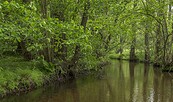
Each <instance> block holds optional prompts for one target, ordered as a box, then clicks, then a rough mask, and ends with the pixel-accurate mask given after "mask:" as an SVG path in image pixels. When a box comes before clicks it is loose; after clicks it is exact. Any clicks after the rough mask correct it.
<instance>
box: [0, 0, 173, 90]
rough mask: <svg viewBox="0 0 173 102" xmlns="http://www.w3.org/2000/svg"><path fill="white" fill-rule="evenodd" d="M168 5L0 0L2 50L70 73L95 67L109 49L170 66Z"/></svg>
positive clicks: (146, 0) (160, 1)
mask: <svg viewBox="0 0 173 102" xmlns="http://www.w3.org/2000/svg"><path fill="white" fill-rule="evenodd" d="M172 5H173V2H172V1H171V0H1V1H0V56H1V57H2V58H3V57H5V56H6V55H9V53H12V54H15V55H21V56H23V57H24V58H25V60H29V61H30V60H32V61H34V62H37V63H39V64H40V65H42V66H40V68H38V69H39V70H40V71H41V72H50V73H54V72H57V73H58V74H59V75H60V76H61V74H64V75H65V76H71V77H75V73H76V72H79V71H81V70H98V69H99V68H100V67H102V66H103V65H104V64H105V62H106V61H107V58H108V56H110V55H111V56H110V57H116V58H117V57H118V58H119V59H129V60H131V61H138V60H140V61H144V62H147V63H148V62H153V63H154V65H157V66H162V67H163V68H165V67H167V66H172V64H173V50H172V45H173V21H172V12H173V6H172ZM98 66H99V67H98ZM1 69H3V70H4V69H5V68H1ZM0 71H1V72H2V70H0ZM6 84H7V83H6ZM0 85H1V84H0ZM1 87H2V86H1Z"/></svg>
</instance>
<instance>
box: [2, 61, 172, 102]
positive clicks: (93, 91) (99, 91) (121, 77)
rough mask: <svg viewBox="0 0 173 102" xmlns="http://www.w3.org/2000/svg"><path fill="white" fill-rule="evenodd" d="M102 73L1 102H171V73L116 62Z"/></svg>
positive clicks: (146, 66) (136, 64) (140, 64)
mask: <svg viewBox="0 0 173 102" xmlns="http://www.w3.org/2000/svg"><path fill="white" fill-rule="evenodd" d="M103 73H104V75H103V76H102V78H96V77H93V76H88V77H85V78H79V79H76V80H74V81H72V82H68V83H65V84H62V85H52V86H50V87H47V88H40V89H37V90H35V91H32V92H29V93H27V94H23V95H20V96H11V97H6V98H4V99H3V100H0V102H173V74H171V73H162V72H161V71H160V70H158V69H155V68H153V67H152V66H150V65H145V64H142V63H129V62H127V61H116V60H115V61H113V62H112V64H111V65H110V66H109V67H107V68H106V70H105V71H104V72H103Z"/></svg>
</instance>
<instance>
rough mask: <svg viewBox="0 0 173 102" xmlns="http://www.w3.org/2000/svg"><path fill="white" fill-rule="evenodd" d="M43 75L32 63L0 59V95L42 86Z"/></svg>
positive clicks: (11, 58) (44, 76) (16, 58)
mask: <svg viewBox="0 0 173 102" xmlns="http://www.w3.org/2000/svg"><path fill="white" fill-rule="evenodd" d="M49 74H50V73H47V74H45V73H44V72H42V71H41V70H39V66H38V65H37V64H36V63H35V62H34V61H26V60H24V59H23V58H22V57H19V56H18V57H13V56H6V57H4V58H1V59H0V95H1V96H6V95H7V94H12V93H20V92H24V91H27V90H32V89H33V88H34V87H39V86H41V85H43V83H44V79H46V77H48V76H49Z"/></svg>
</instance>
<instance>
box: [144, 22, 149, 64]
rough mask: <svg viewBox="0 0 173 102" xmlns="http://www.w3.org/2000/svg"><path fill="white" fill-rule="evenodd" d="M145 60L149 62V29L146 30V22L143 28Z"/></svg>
mask: <svg viewBox="0 0 173 102" xmlns="http://www.w3.org/2000/svg"><path fill="white" fill-rule="evenodd" d="M145 62H146V63H149V62H150V48H149V31H148V23H147V24H146V30H145Z"/></svg>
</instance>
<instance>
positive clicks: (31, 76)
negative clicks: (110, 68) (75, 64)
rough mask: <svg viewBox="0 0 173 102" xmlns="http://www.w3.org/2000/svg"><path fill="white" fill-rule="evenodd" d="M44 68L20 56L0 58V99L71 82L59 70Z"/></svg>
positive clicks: (88, 71) (81, 72)
mask: <svg viewBox="0 0 173 102" xmlns="http://www.w3.org/2000/svg"><path fill="white" fill-rule="evenodd" d="M107 64H108V63H107V62H106V63H105V62H104V63H103V62H102V63H100V66H102V67H103V66H105V65H107ZM47 67H51V66H47ZM47 67H46V68H47ZM46 68H43V65H40V63H39V62H38V61H35V60H33V61H26V60H25V59H24V58H23V57H20V56H5V57H3V58H1V59H0V98H3V97H5V96H10V95H19V94H23V93H27V92H30V91H32V90H34V89H36V88H38V87H41V86H45V85H49V84H50V83H54V82H56V83H57V82H58V83H62V82H65V81H67V80H72V79H70V78H69V77H68V76H67V75H65V73H66V72H62V73H61V74H59V73H58V72H57V71H56V70H57V69H58V70H59V69H60V68H56V69H52V68H50V69H52V71H51V70H50V69H46ZM43 69H44V70H43ZM45 70H46V71H45ZM97 71H98V70H97ZM95 72H96V70H79V71H78V73H75V74H76V77H82V76H87V75H89V74H93V73H95ZM63 74H64V75H63Z"/></svg>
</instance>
